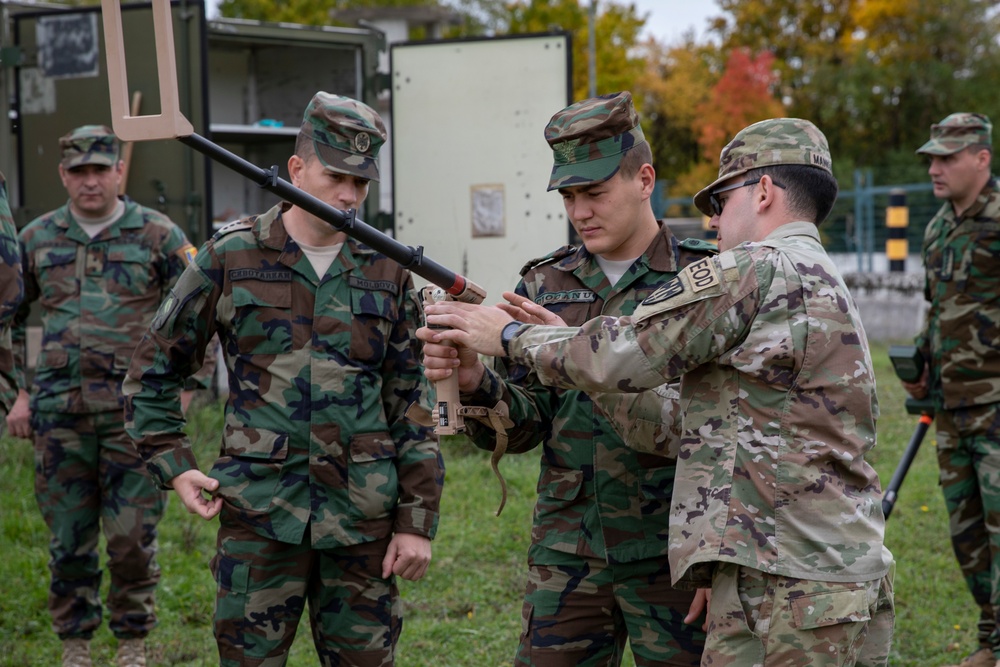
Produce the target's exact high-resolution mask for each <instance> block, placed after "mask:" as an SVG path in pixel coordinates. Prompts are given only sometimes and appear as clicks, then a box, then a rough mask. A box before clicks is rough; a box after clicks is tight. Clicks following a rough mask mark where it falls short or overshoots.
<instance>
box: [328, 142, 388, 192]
mask: <svg viewBox="0 0 1000 667" xmlns="http://www.w3.org/2000/svg"><path fill="white" fill-rule="evenodd" d="M313 147H314V148H315V150H316V157H318V158H319V161H320V162H322V163H323V166H324V167H326V168H327V169H329V170H330V171H333V172H336V173H338V174H347V175H348V176H357V177H358V178H364V179H367V180H369V181H374V182H375V183H378V182H379V170H378V161H377V160H375V159H374V158H371V157H368V156H366V155H360V154H358V153H348V152H347V151H342V150H340V149H339V148H334V147H333V146H330V145H328V144H324V143H323V142H321V141H316V139H313Z"/></svg>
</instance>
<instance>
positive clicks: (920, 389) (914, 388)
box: [900, 366, 930, 401]
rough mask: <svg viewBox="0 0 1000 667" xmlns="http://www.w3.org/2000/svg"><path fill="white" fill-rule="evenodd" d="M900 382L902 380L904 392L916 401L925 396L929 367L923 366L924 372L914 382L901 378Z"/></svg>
mask: <svg viewBox="0 0 1000 667" xmlns="http://www.w3.org/2000/svg"><path fill="white" fill-rule="evenodd" d="M900 382H902V384H903V389H905V390H906V393H907V394H909V395H910V396H912V397H913V398H915V399H917V400H918V401H919V400H920V399H922V398H927V393H928V391H929V390H930V367H929V366H924V374H923V375H921V376H920V379H919V380H917V381H916V382H903V381H902V380H900Z"/></svg>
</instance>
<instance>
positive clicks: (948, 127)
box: [917, 112, 993, 155]
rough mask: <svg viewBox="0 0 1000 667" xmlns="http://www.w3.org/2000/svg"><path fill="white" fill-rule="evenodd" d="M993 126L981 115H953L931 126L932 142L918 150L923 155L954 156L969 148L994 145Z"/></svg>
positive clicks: (962, 113) (963, 113) (964, 113)
mask: <svg viewBox="0 0 1000 667" xmlns="http://www.w3.org/2000/svg"><path fill="white" fill-rule="evenodd" d="M992 134H993V124H992V123H990V119H989V118H987V117H986V116H984V115H983V114H980V113H966V112H961V113H953V114H951V115H950V116H948V117H946V118H945V119H944V120H942V121H941V122H940V123H935V124H934V125H931V140H930V141H928V142H927V143H926V144H924V145H923V146H921V147H920V148H918V149H917V153H920V154H923V155H952V154H953V153H957V152H958V151H960V150H962V149H963V148H968V147H969V146H976V145H983V144H985V145H986V146H990V145H992V144H993V136H992Z"/></svg>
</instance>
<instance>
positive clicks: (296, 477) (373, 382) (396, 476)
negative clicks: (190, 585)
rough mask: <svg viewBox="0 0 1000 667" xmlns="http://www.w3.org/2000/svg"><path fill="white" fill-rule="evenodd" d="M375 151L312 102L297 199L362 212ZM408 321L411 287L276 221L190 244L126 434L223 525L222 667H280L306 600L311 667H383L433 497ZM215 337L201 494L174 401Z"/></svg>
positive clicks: (438, 482) (375, 122) (142, 364)
mask: <svg viewBox="0 0 1000 667" xmlns="http://www.w3.org/2000/svg"><path fill="white" fill-rule="evenodd" d="M385 139H386V133H385V126H384V125H383V123H382V119H381V118H379V116H378V115H377V114H376V113H375V111H373V110H372V109H370V108H369V107H367V106H366V105H364V104H361V103H360V102H356V101H354V100H351V99H348V98H345V97H339V96H336V95H330V94H328V93H323V92H320V93H317V94H316V95H315V96H314V97H313V99H312V100H311V101H310V103H309V105H308V107H307V108H306V111H305V114H304V118H303V123H302V126H301V129H300V131H299V136H298V140H297V143H296V148H295V154H294V155H293V156H292V157H291V158H290V159H289V161H288V170H289V174H290V175H291V180H292V183H293V184H294V185H296V186H297V187H299V188H301V189H302V190H303V191H305V192H307V193H309V194H312V195H313V196H316V197H317V198H319V199H321V200H323V201H325V202H326V203H328V204H330V205H331V206H334V207H336V208H339V209H342V210H346V209H352V208H357V207H359V206H360V205H361V203H362V202H363V201H364V199H365V197H366V196H367V194H368V183H369V181H370V180H373V179H374V180H377V179H378V168H377V164H376V161H375V158H376V155H377V154H378V150H379V148H380V147H381V145H382V144H383V142H384V141H385ZM420 318H421V311H420V303H419V301H418V300H417V297H416V294H415V292H414V289H413V281H412V278H411V276H410V273H409V271H407V270H406V269H403V268H402V267H400V266H399V265H398V264H397V263H396V262H394V261H392V260H390V259H389V258H387V257H385V256H384V255H381V254H379V253H377V252H375V251H374V250H372V249H371V248H369V247H367V246H365V245H362V244H360V243H358V242H356V241H354V240H352V239H348V238H346V237H345V235H344V234H343V233H342V232H338V231H336V230H335V229H334V228H333V227H332V226H330V225H329V224H328V223H326V222H323V221H322V220H320V219H318V218H316V217H315V216H313V215H312V214H311V213H308V212H306V211H305V210H303V209H301V208H299V207H297V206H292V205H290V204H288V203H282V204H279V205H277V206H275V207H274V208H272V209H271V210H269V211H267V212H266V213H264V214H262V215H257V216H252V217H249V218H246V219H244V220H241V221H238V222H236V223H232V224H230V225H228V226H226V227H224V228H223V229H221V230H220V231H219V232H218V233H217V234H216V235H215V236H214V237H213V238H212V239H210V240H209V241H208V242H207V243H206V244H205V246H204V247H203V248H202V251H201V252H200V253H199V254H198V257H197V259H196V261H195V263H194V264H193V265H192V266H191V267H189V268H188V270H187V271H186V272H185V273H184V275H183V276H182V277H181V279H180V280H179V281H178V283H177V285H176V287H175V288H174V290H173V291H172V292H171V294H170V297H169V298H168V299H167V300H166V301H165V302H164V303H163V305H162V307H161V308H160V311H159V313H158V314H157V316H156V318H155V319H154V321H153V323H152V326H151V328H150V331H149V332H148V333H147V335H146V337H145V338H144V339H143V341H142V343H141V344H140V345H139V347H138V349H137V350H136V354H135V358H134V361H133V362H132V366H131V368H130V369H129V375H128V379H127V381H126V384H125V392H126V395H127V411H126V412H127V419H128V429H129V433H130V434H132V436H133V437H134V438H135V440H136V443H137V445H138V448H139V451H140V452H141V453H142V455H143V457H144V458H145V459H146V461H147V462H148V464H149V466H150V470H151V471H152V472H153V473H154V474H155V476H156V477H157V479H159V481H160V482H161V484H163V485H164V486H165V487H168V488H169V487H172V488H173V489H174V490H176V491H177V493H178V496H179V497H180V499H181V500H182V501H183V502H184V504H185V506H186V507H187V508H188V510H189V511H191V512H194V513H197V514H199V515H200V516H202V517H204V518H206V519H207V518H210V517H212V516H214V515H215V514H217V513H220V511H221V516H220V519H221V521H220V526H219V532H218V539H217V553H216V556H215V558H214V559H213V561H212V566H211V567H212V572H213V574H214V576H215V580H216V583H217V597H216V608H215V636H216V640H217V644H218V647H219V653H220V658H221V661H220V662H221V664H222V665H223V666H225V667H237V666H240V665H252V666H260V667H273V666H277V665H284V664H285V661H286V660H287V656H288V651H289V649H290V648H291V645H292V640H293V639H294V637H295V630H296V627H297V625H298V622H299V619H300V617H301V615H302V612H303V611H304V608H305V606H306V603H307V601H308V606H309V618H310V621H311V624H312V630H313V640H314V644H315V646H316V650H317V653H318V654H319V660H320V664H322V665H325V666H332V665H343V666H350V665H356V666H359V667H371V666H382V665H384V666H389V665H392V664H393V659H394V648H395V645H396V640H397V639H398V637H399V633H400V630H401V615H400V608H401V602H400V599H399V595H398V589H397V586H396V580H395V577H396V576H397V575H398V576H402V577H403V578H405V579H410V580H416V579H419V578H420V577H422V576H423V574H424V572H425V571H426V568H427V565H428V563H429V561H430V557H431V548H430V540H431V538H432V537H433V536H434V533H435V531H436V529H437V524H438V507H439V500H440V495H441V488H442V484H443V482H444V465H443V462H442V459H441V457H440V452H439V450H438V446H437V443H436V442H435V441H433V440H432V434H431V433H430V432H429V431H428V430H427V429H426V428H424V427H420V426H418V425H417V424H415V423H412V422H409V421H407V420H406V419H405V417H404V412H405V411H406V409H407V407H408V405H409V404H411V403H414V402H418V401H420V402H422V403H423V404H424V405H425V407H426V403H427V401H426V400H425V394H424V389H425V382H424V380H423V375H422V373H421V369H420V366H419V363H418V362H419V353H420V350H419V341H417V339H416V338H415V337H414V335H413V332H414V330H415V328H416V325H417V323H418V322H419V321H420ZM216 332H217V333H218V335H219V337H220V339H221V341H222V347H223V356H224V358H225V361H226V366H227V368H228V371H229V398H228V400H227V402H226V406H225V433H224V435H223V439H222V448H221V452H220V456H219V458H218V459H216V461H215V463H214V464H213V466H212V469H211V472H210V473H209V475H204V474H203V473H201V472H200V471H199V470H198V466H197V462H196V461H195V459H194V455H193V454H192V451H191V446H190V442H189V440H188V438H187V437H186V436H185V435H184V432H183V430H182V427H183V422H182V421H181V419H180V415H179V414H178V412H177V409H176V394H177V390H178V388H179V387H180V386H181V384H182V382H183V379H184V378H185V377H187V376H189V375H190V374H191V373H192V372H193V371H194V370H195V369H196V368H197V367H198V364H199V363H200V362H201V359H202V358H203V356H204V354H205V345H206V344H207V342H208V341H209V339H210V338H211V337H212V336H213V334H215V333H216ZM203 492H208V493H210V494H211V498H206V497H205V496H203V495H202V493H203Z"/></svg>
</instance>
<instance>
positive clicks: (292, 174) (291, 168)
mask: <svg viewBox="0 0 1000 667" xmlns="http://www.w3.org/2000/svg"><path fill="white" fill-rule="evenodd" d="M305 166H306V163H305V160H303V159H302V158H301V157H299V156H298V155H295V154H294V153H293V154H292V156H291V157H290V158H288V177H289V178H290V179H291V181H292V185H294V186H295V187H299V181H300V180H301V178H302V170H303V169H304V168H305Z"/></svg>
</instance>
